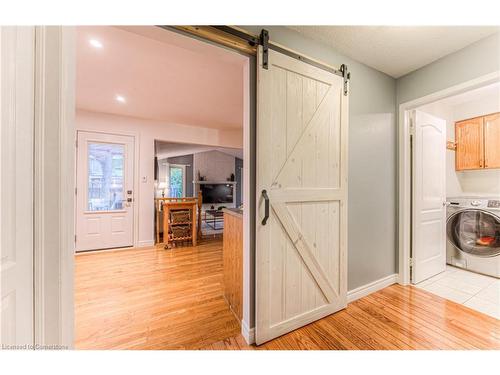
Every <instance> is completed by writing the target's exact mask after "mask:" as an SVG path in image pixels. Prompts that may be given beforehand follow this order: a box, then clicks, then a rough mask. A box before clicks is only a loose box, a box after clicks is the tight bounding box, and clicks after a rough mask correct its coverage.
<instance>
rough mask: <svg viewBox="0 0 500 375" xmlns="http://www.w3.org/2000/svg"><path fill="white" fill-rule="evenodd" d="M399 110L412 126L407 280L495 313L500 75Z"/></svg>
mask: <svg viewBox="0 0 500 375" xmlns="http://www.w3.org/2000/svg"><path fill="white" fill-rule="evenodd" d="M404 115H405V118H406V119H407V121H406V125H407V126H408V127H409V130H410V134H411V135H410V139H409V141H410V149H409V150H410V153H409V156H410V159H409V160H410V162H409V163H408V164H407V166H410V167H411V168H410V170H411V173H410V180H409V181H410V186H409V187H410V189H411V190H410V197H411V199H410V202H409V203H410V204H411V206H410V207H411V209H410V211H409V212H411V216H410V217H408V216H406V218H408V219H410V221H409V222H407V228H409V234H410V237H409V245H410V246H409V250H410V251H409V252H407V253H406V255H404V256H405V259H407V260H408V265H409V267H408V269H407V271H409V273H408V276H410V278H409V281H410V282H411V283H412V284H414V285H415V286H416V287H418V288H422V289H424V290H426V291H428V292H431V293H433V294H435V295H438V296H440V297H443V298H445V299H448V300H451V301H453V302H456V303H459V304H463V305H465V306H467V307H470V308H472V309H475V310H478V311H480V312H483V313H485V314H488V315H491V316H493V317H495V318H497V319H498V318H500V301H499V299H498V296H499V295H500V157H499V153H498V149H499V146H500V82H498V79H497V80H493V82H491V81H490V82H485V83H483V84H481V85H479V87H478V86H476V87H473V88H469V89H467V90H462V91H461V92H460V93H453V94H451V95H447V96H445V97H442V98H439V99H437V100H430V101H427V102H425V103H422V104H420V105H414V106H412V108H408V109H407V110H406V111H405V113H404ZM406 212H407V213H408V211H406ZM403 254H405V253H403ZM400 256H401V254H400ZM403 263H404V260H403ZM405 273H406V272H405V269H403V276H404V275H405Z"/></svg>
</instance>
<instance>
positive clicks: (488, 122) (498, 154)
mask: <svg viewBox="0 0 500 375" xmlns="http://www.w3.org/2000/svg"><path fill="white" fill-rule="evenodd" d="M484 167H485V168H500V113H495V114H493V115H489V116H485V117H484Z"/></svg>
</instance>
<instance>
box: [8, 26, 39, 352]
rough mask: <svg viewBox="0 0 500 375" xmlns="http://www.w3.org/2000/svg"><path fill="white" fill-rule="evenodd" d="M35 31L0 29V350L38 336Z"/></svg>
mask: <svg viewBox="0 0 500 375" xmlns="http://www.w3.org/2000/svg"><path fill="white" fill-rule="evenodd" d="M34 36H35V34H34V28H33V27H0V48H1V49H0V58H1V60H0V71H1V76H0V82H1V92H0V99H1V102H0V115H1V118H0V123H1V127H0V260H1V261H0V266H1V271H0V274H1V280H0V290H1V296H0V297H1V299H0V320H1V326H0V344H1V345H5V347H4V348H8V346H10V345H30V344H33V342H34V334H33V230H34V228H33V219H34V218H33V153H34V148H33V138H34V88H33V76H34V50H35V39H34Z"/></svg>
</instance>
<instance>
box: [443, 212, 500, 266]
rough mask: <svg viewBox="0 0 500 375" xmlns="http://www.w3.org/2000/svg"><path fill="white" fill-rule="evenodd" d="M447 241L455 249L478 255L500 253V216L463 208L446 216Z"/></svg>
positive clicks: (484, 255)
mask: <svg viewBox="0 0 500 375" xmlns="http://www.w3.org/2000/svg"><path fill="white" fill-rule="evenodd" d="M446 231H447V235H448V241H449V242H450V243H451V244H452V245H453V246H455V247H456V248H457V249H459V250H461V251H463V252H465V253H468V254H471V255H475V256H480V257H491V256H495V255H499V254H500V218H498V217H497V216H495V215H493V214H491V213H489V212H486V211H482V210H463V211H459V212H457V213H455V214H453V215H451V216H450V217H449V218H448V222H447V225H446Z"/></svg>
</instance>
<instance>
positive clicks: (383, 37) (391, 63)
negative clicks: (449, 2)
mask: <svg viewBox="0 0 500 375" xmlns="http://www.w3.org/2000/svg"><path fill="white" fill-rule="evenodd" d="M288 28H290V29H293V30H295V31H297V32H299V33H301V34H303V35H304V36H306V37H308V38H310V39H314V40H317V41H320V42H323V43H324V44H327V45H329V46H330V47H333V48H334V49H335V50H336V51H338V52H339V53H341V54H343V55H346V56H348V57H350V58H352V59H354V60H357V61H359V62H361V63H363V64H365V65H368V66H370V67H372V68H374V69H377V70H379V71H381V72H384V73H386V74H388V75H390V76H391V77H394V78H399V77H401V76H403V75H405V74H408V73H410V72H412V71H414V70H416V69H419V68H421V67H423V66H425V65H427V64H429V63H431V62H433V61H435V60H438V59H439V58H441V57H443V56H446V55H448V54H450V53H452V52H455V51H458V50H459V49H462V48H464V47H465V46H467V45H469V44H471V43H474V42H476V41H478V40H480V39H483V38H485V37H487V36H489V35H491V34H494V33H496V32H499V31H500V28H499V27H498V26H288Z"/></svg>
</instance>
